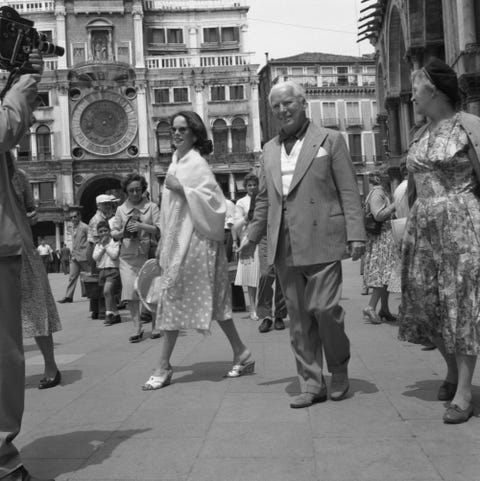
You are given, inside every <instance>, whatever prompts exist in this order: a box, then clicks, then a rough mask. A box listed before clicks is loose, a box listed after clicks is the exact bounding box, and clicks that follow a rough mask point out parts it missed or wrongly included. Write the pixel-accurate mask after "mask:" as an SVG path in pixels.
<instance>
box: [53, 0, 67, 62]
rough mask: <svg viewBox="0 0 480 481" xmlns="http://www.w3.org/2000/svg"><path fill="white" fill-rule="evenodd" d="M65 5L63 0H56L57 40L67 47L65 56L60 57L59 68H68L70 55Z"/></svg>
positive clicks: (61, 45)
mask: <svg viewBox="0 0 480 481" xmlns="http://www.w3.org/2000/svg"><path fill="white" fill-rule="evenodd" d="M65 15H66V12H65V5H64V2H63V0H57V1H56V2H55V17H56V21H57V38H56V42H57V45H59V46H60V47H63V48H64V49H65V54H64V55H63V57H58V69H59V70H61V69H66V68H67V57H68V55H69V52H68V48H67V34H66V28H65Z"/></svg>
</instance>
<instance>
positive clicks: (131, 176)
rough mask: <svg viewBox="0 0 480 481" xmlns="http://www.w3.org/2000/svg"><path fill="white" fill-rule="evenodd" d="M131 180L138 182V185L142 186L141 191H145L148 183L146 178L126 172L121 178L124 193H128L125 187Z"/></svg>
mask: <svg viewBox="0 0 480 481" xmlns="http://www.w3.org/2000/svg"><path fill="white" fill-rule="evenodd" d="M132 182H140V185H141V186H142V192H145V191H146V190H147V187H148V184H147V179H145V177H144V176H143V175H140V174H137V173H133V174H128V175H127V176H126V177H125V178H124V179H123V180H122V190H123V192H125V194H128V192H127V188H128V186H129V185H130V184H131V183H132Z"/></svg>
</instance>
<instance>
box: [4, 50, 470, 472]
mask: <svg viewBox="0 0 480 481" xmlns="http://www.w3.org/2000/svg"><path fill="white" fill-rule="evenodd" d="M30 61H31V64H32V69H33V71H34V72H35V73H33V74H25V75H20V76H19V78H18V80H17V81H16V82H15V83H14V84H13V86H12V87H11V88H10V90H8V91H7V92H6V94H5V96H4V99H3V104H2V108H1V109H0V152H1V153H0V184H1V185H0V229H1V236H0V275H1V276H2V279H4V280H5V282H4V284H3V288H2V289H1V290H0V309H1V310H2V317H1V320H0V479H5V480H8V481H10V480H33V481H35V479H37V478H35V477H33V476H31V475H30V474H29V473H28V472H27V470H26V469H25V467H24V466H23V464H22V462H21V459H20V455H19V453H18V451H17V450H16V448H15V446H14V444H13V440H14V438H15V436H16V434H17V433H18V431H19V429H20V424H21V419H22V415H23V399H24V380H25V368H24V355H23V346H22V327H23V335H24V336H33V337H34V338H35V340H36V342H37V345H38V347H39V349H40V351H41V353H42V355H43V357H44V360H45V372H44V377H43V378H42V380H41V381H40V384H39V386H38V387H39V388H40V389H46V388H52V387H55V386H57V385H58V384H59V383H60V382H61V373H60V371H59V370H58V367H57V365H56V363H55V356H54V350H53V340H52V334H53V333H55V332H56V331H58V330H59V329H61V324H60V320H59V316H58V312H57V308H56V306H55V302H54V300H53V297H52V293H51V290H50V286H49V283H48V277H47V273H48V270H49V264H50V263H51V262H52V261H53V255H54V252H53V250H52V248H51V246H49V245H48V244H47V243H46V242H45V240H44V239H41V240H40V242H39V245H38V247H35V246H34V242H33V237H32V232H31V229H30V226H31V225H32V224H34V223H35V222H36V220H37V212H36V207H35V205H34V202H33V196H32V193H31V190H30V188H29V182H28V178H26V176H25V173H24V172H23V171H21V170H20V169H19V168H18V167H17V165H16V162H15V159H14V157H13V156H12V155H11V154H10V149H11V148H13V147H14V146H15V145H16V144H17V143H18V140H19V139H20V138H21V137H22V135H23V134H24V132H25V131H26V130H27V129H28V127H29V125H30V122H31V118H32V111H33V110H34V109H35V106H36V94H37V84H38V82H39V80H40V75H41V73H42V70H43V61H42V58H41V56H40V55H39V53H38V52H37V51H33V53H32V54H31V55H30ZM412 84H413V92H412V101H413V102H414V104H415V106H416V109H417V112H418V113H419V114H421V115H423V116H424V117H425V118H426V119H427V121H426V122H425V124H424V125H423V126H421V127H420V128H419V129H418V130H417V131H416V132H415V133H414V135H413V137H412V142H411V146H410V149H409V151H408V154H407V155H406V162H405V165H404V175H403V176H404V177H405V179H404V180H403V182H402V183H400V185H399V186H398V188H397V189H396V190H395V192H394V193H393V197H392V196H391V195H390V188H389V182H386V180H387V178H386V175H385V172H380V171H379V172H373V173H372V174H371V175H370V177H369V180H370V184H371V187H370V191H369V193H368V195H367V196H366V198H365V201H364V206H363V207H362V202H361V196H360V193H359V189H358V185H357V180H356V174H355V170H354V167H353V163H352V161H351V158H350V155H349V152H348V148H347V145H346V143H345V141H344V139H343V137H342V135H341V134H340V133H339V132H337V131H334V130H330V129H325V128H322V127H319V126H317V125H315V123H314V122H312V121H311V120H310V119H309V118H308V117H307V102H306V95H305V92H304V90H303V88H302V87H301V86H300V85H298V84H296V83H294V82H292V81H286V82H282V83H278V84H275V85H274V86H273V88H272V89H271V91H270V94H269V99H268V100H269V103H270V107H271V109H272V112H273V115H274V116H275V117H276V119H277V120H278V123H279V126H280V131H279V134H278V135H277V136H276V137H274V138H273V139H272V140H270V141H269V142H267V143H266V144H265V146H264V148H263V154H262V157H261V161H260V168H259V171H258V172H256V173H251V174H249V175H247V176H246V177H245V180H244V187H245V191H246V195H245V196H244V197H242V198H240V199H238V200H237V202H236V204H233V203H232V202H231V201H227V200H226V199H225V196H224V194H223V192H222V190H221V188H220V186H219V184H218V183H217V181H216V180H215V177H214V175H213V172H212V170H211V168H210V166H209V165H208V162H207V160H206V158H207V156H208V155H209V154H210V153H211V152H212V148H213V146H212V142H211V141H210V140H209V139H208V135H207V129H206V127H205V124H204V122H203V120H202V119H201V117H200V116H199V115H198V114H197V113H195V112H192V111H180V112H178V113H176V114H175V115H174V116H173V117H172V119H171V137H172V144H173V146H174V148H175V152H174V154H173V156H172V161H171V163H170V166H169V168H168V171H167V174H166V178H165V183H164V192H163V195H162V202H161V206H160V207H159V206H158V205H157V204H156V203H154V202H152V201H151V200H150V197H149V195H148V191H147V188H148V184H147V181H146V179H145V177H143V176H142V175H140V174H138V173H131V174H129V175H127V176H126V177H125V178H124V180H123V182H122V191H123V195H124V196H125V200H124V201H123V202H122V203H120V201H119V199H117V198H116V197H115V196H112V195H111V194H108V193H103V194H100V195H99V196H97V198H96V203H97V212H96V213H95V215H94V216H93V217H92V219H90V221H89V223H88V225H87V224H86V223H84V222H82V220H81V211H80V210H79V211H71V212H70V213H69V220H70V221H71V224H72V231H71V245H70V247H67V246H66V245H65V244H62V246H61V249H59V252H58V253H57V254H56V255H57V257H58V260H59V265H60V266H61V268H62V272H64V273H65V274H68V275H69V278H68V283H67V287H66V292H65V296H64V297H63V298H62V299H60V300H59V302H60V303H63V304H68V303H71V302H73V300H74V292H75V288H76V285H77V283H78V280H79V279H81V281H82V282H83V283H84V284H86V283H87V281H89V280H90V281H91V280H94V281H95V282H94V285H95V289H96V295H90V297H91V299H90V310H91V313H92V314H91V316H92V318H93V319H97V318H103V319H104V324H105V325H106V326H113V325H115V324H118V323H120V322H122V317H121V315H120V313H119V309H121V308H122V307H124V306H126V307H127V308H128V311H129V317H130V321H131V323H132V329H133V330H132V333H131V335H130V336H129V338H128V341H129V342H130V343H137V342H140V341H142V340H143V338H144V322H143V321H144V320H145V319H146V318H148V319H149V320H150V322H151V324H152V328H151V332H150V337H151V338H153V339H157V338H159V341H158V342H159V349H158V353H159V354H158V360H157V361H156V362H155V363H154V367H153V373H152V374H151V375H147V376H146V378H147V379H146V381H145V383H144V384H143V386H142V389H143V390H145V391H155V390H158V389H161V388H164V387H166V386H168V385H169V384H170V383H171V382H172V379H173V377H174V366H172V364H171V361H170V360H171V355H172V353H173V350H174V348H175V345H176V342H177V340H178V335H179V332H180V331H183V330H195V331H197V332H199V333H202V334H208V333H209V332H210V329H211V323H212V321H217V322H218V324H219V326H220V328H221V330H222V332H223V333H224V334H225V336H226V338H227V341H228V342H229V344H230V346H231V349H232V365H231V368H230V369H228V371H227V372H226V373H225V376H226V377H229V378H237V377H239V376H242V375H245V374H250V373H253V372H254V370H255V359H254V353H253V352H251V351H250V349H249V348H247V346H246V345H245V344H244V342H243V341H242V339H241V337H240V335H239V333H238V331H237V329H236V327H235V324H234V322H233V315H232V286H231V284H232V283H233V284H235V285H236V286H241V287H242V288H245V292H246V294H247V296H246V297H247V301H248V309H249V317H250V319H252V320H254V321H258V322H259V331H260V332H262V333H266V332H268V331H270V330H271V329H272V327H273V328H274V329H276V330H282V329H284V328H285V322H284V319H285V318H286V317H287V313H288V318H289V330H290V343H291V347H292V350H293V355H294V359H295V364H296V369H297V373H298V378H299V383H300V392H299V393H298V395H297V396H295V397H293V398H292V399H291V400H290V406H291V407H292V408H305V407H309V406H311V405H312V404H315V403H322V402H325V401H327V399H331V400H332V401H341V400H342V399H344V398H345V397H347V396H348V393H349V389H350V383H349V376H348V367H349V362H350V357H351V353H350V340H349V338H348V335H347V333H346V331H345V311H344V309H343V308H342V306H341V305H340V299H341V293H342V264H341V261H342V260H343V259H346V258H348V257H350V258H351V259H352V260H359V259H361V258H363V279H364V286H363V287H364V288H368V289H372V294H371V297H370V300H369V302H368V306H366V307H365V308H364V310H363V316H364V320H365V321H367V322H369V323H372V324H381V323H382V322H398V325H399V338H400V339H401V340H405V341H409V342H413V343H417V344H419V345H423V346H426V347H431V346H434V347H436V348H437V349H438V350H439V352H440V353H441V355H442V356H443V358H444V359H445V363H446V376H445V380H444V381H443V383H442V384H441V385H440V386H439V390H438V399H439V400H443V401H448V402H449V403H448V405H447V408H446V411H445V413H444V416H443V421H444V422H445V423H449V424H458V423H463V422H466V421H468V420H469V418H470V417H471V416H472V415H473V402H472V376H473V372H474V368H475V363H476V358H477V354H478V353H479V351H480V319H479V318H478V309H479V302H480V301H479V299H480V295H479V289H480V240H479V235H480V232H479V226H480V198H479V192H480V190H479V188H480V162H479V159H480V147H478V145H479V144H480V119H479V118H478V117H475V116H474V115H471V114H467V113H466V112H463V111H460V110H458V109H457V107H456V106H457V104H458V101H459V93H458V84H457V77H456V75H455V73H454V71H453V70H452V69H451V68H450V67H449V66H447V65H446V64H444V63H443V62H442V61H440V60H438V59H432V60H431V61H430V62H429V63H427V64H426V65H425V67H423V68H422V69H420V70H417V71H415V72H413V74H412ZM67 264H68V266H67ZM229 266H230V267H231V266H236V274H235V278H234V279H233V278H231V277H230V275H229V270H230V267H229ZM390 292H399V293H401V305H400V311H399V315H398V317H397V316H396V315H394V314H393V313H392V312H391V311H390V309H389V304H388V301H389V293H390ZM378 305H380V308H378ZM324 360H325V362H326V366H325V368H324ZM325 370H327V371H328V372H329V373H330V374H331V377H330V383H329V385H327V382H326V379H325V377H324V372H325Z"/></svg>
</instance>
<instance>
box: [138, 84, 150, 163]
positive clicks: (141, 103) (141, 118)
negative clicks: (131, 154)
mask: <svg viewBox="0 0 480 481" xmlns="http://www.w3.org/2000/svg"><path fill="white" fill-rule="evenodd" d="M137 106H138V109H137V116H138V151H139V155H140V157H145V156H148V155H149V152H148V128H149V127H148V110H147V99H146V92H145V84H144V83H142V82H138V84H137Z"/></svg>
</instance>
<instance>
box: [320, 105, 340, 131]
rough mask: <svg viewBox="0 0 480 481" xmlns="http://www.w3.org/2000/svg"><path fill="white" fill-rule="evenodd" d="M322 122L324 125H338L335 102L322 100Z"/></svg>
mask: <svg viewBox="0 0 480 481" xmlns="http://www.w3.org/2000/svg"><path fill="white" fill-rule="evenodd" d="M322 123H323V126H324V127H337V126H338V119H337V109H336V107H335V102H322Z"/></svg>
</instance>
